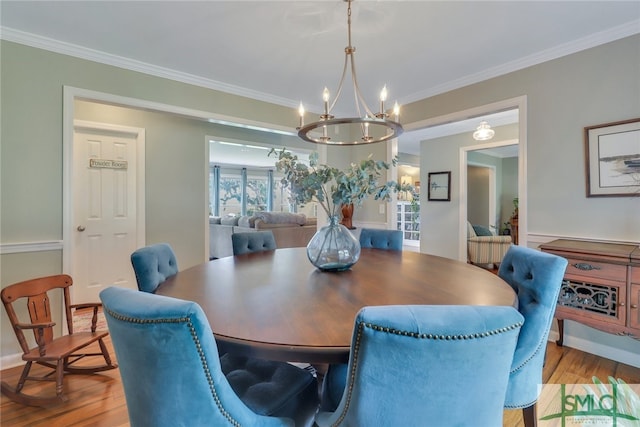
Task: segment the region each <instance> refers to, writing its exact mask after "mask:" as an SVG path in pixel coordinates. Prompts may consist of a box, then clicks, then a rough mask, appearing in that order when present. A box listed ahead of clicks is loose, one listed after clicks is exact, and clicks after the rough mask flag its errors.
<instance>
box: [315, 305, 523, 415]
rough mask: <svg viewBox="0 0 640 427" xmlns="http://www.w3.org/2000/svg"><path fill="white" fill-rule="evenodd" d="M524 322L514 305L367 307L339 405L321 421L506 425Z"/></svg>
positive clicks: (359, 318)
mask: <svg viewBox="0 0 640 427" xmlns="http://www.w3.org/2000/svg"><path fill="white" fill-rule="evenodd" d="M522 322H523V317H522V315H520V313H518V311H517V310H515V309H514V308H512V307H490V306H383V307H365V308H363V309H362V310H360V312H359V313H358V315H357V316H356V320H355V325H354V331H353V338H352V341H351V354H350V358H349V364H348V368H347V369H348V372H346V373H347V374H348V375H346V385H345V386H344V387H343V388H342V390H343V392H342V394H341V399H340V400H339V404H338V407H337V409H336V410H335V411H334V412H320V413H319V414H318V415H317V416H316V423H317V424H318V426H320V427H325V426H418V425H427V424H428V425H433V426H453V425H466V426H499V425H500V426H501V425H502V415H503V405H504V398H505V393H506V390H507V382H508V380H509V369H510V367H511V363H512V360H513V354H514V353H513V352H514V349H515V347H516V342H517V340H518V333H519V331H520V327H521V325H522ZM338 366H340V365H338ZM342 378H345V377H342ZM343 384H345V382H343ZM464 396H469V397H470V398H469V399H464V407H463V408H462V409H461V407H460V405H461V403H460V399H461V398H464Z"/></svg>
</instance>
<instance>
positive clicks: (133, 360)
mask: <svg viewBox="0 0 640 427" xmlns="http://www.w3.org/2000/svg"><path fill="white" fill-rule="evenodd" d="M100 299H101V300H102V303H103V308H104V313H105V318H106V320H107V324H108V326H109V332H110V333H111V339H112V342H113V347H114V350H115V352H116V356H117V359H118V364H119V365H120V375H121V377H122V384H123V386H124V391H125V397H126V401H127V408H128V410H129V419H130V422H131V425H132V426H133V427H136V426H153V427H164V426H167V427H169V426H171V427H174V426H205V425H206V426H222V425H224V426H226V425H243V426H293V421H292V420H290V419H287V418H275V417H268V416H263V415H258V414H256V413H255V412H253V411H252V410H250V409H249V408H248V407H247V406H246V405H245V404H244V403H243V402H242V401H241V400H240V398H239V397H238V396H237V395H236V393H234V391H233V389H232V388H231V386H230V384H229V382H228V380H227V379H226V377H225V375H224V374H223V372H222V370H221V366H220V360H219V358H218V350H217V348H216V342H215V339H214V336H213V332H212V331H211V328H210V327H209V322H208V321H207V318H206V317H205V315H204V313H203V311H202V309H201V308H200V306H199V305H198V304H196V303H194V302H189V301H183V300H179V299H175V298H169V297H164V296H160V295H153V294H149V293H145V292H138V291H135V290H132V289H124V288H116V287H110V288H107V289H105V290H103V291H102V292H101V293H100ZM280 392H281V394H282V393H284V391H283V390H282V389H281V390H280Z"/></svg>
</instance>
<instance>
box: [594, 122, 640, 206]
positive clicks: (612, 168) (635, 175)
mask: <svg viewBox="0 0 640 427" xmlns="http://www.w3.org/2000/svg"><path fill="white" fill-rule="evenodd" d="M584 144H585V157H586V172H587V173H586V175H587V197H621V196H626V197H633V196H636V197H638V196H640V118H638V119H632V120H625V121H622V122H615V123H606V124H603V125H596V126H589V127H586V128H584Z"/></svg>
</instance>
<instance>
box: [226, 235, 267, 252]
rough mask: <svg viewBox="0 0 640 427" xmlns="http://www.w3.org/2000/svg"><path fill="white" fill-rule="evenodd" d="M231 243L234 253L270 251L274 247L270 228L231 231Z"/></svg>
mask: <svg viewBox="0 0 640 427" xmlns="http://www.w3.org/2000/svg"><path fill="white" fill-rule="evenodd" d="M231 243H232V245H233V254H234V255H243V254H248V253H252V252H262V251H270V250H273V249H275V248H276V239H275V238H274V237H273V233H272V232H271V230H266V231H249V232H246V233H233V234H232V235H231Z"/></svg>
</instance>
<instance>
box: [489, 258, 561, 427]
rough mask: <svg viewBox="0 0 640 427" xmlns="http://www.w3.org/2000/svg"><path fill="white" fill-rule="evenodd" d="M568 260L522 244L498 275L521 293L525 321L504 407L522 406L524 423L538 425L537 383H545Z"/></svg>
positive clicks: (519, 298)
mask: <svg viewBox="0 0 640 427" xmlns="http://www.w3.org/2000/svg"><path fill="white" fill-rule="evenodd" d="M566 267H567V260H566V259H564V258H562V257H559V256H557V255H553V254H549V253H545V252H541V251H538V250H535V249H530V248H526V247H523V246H511V248H509V250H508V251H507V253H506V254H505V256H504V258H503V260H502V263H501V264H500V268H499V270H498V276H500V277H501V278H502V279H504V280H505V281H506V282H507V283H509V285H511V287H512V288H513V289H514V290H515V292H516V294H517V295H518V310H519V311H520V313H521V314H522V315H523V316H524V319H525V323H524V326H523V327H522V331H521V332H520V337H519V338H518V345H517V346H516V352H515V356H514V359H513V366H512V367H511V373H510V374H509V387H508V389H507V397H506V400H505V408H507V409H520V408H522V415H523V418H524V425H525V427H533V426H535V425H536V402H537V400H538V395H539V390H538V385H540V384H542V368H543V365H544V360H545V355H546V349H547V340H548V339H549V330H550V328H551V322H552V320H553V315H554V313H555V310H556V303H557V301H558V294H559V293H560V287H561V285H562V278H563V276H564V272H565V269H566Z"/></svg>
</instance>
